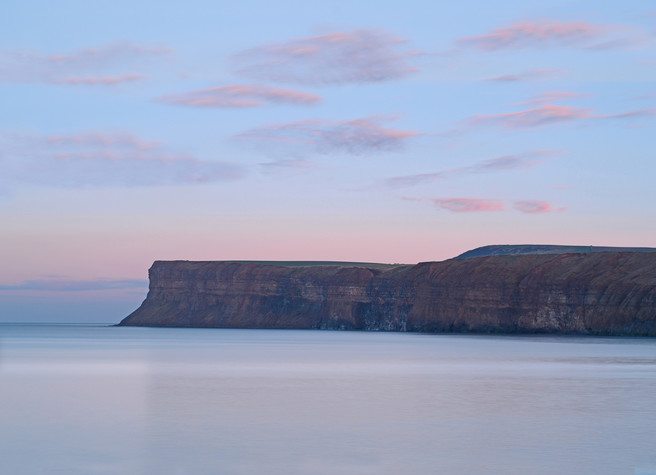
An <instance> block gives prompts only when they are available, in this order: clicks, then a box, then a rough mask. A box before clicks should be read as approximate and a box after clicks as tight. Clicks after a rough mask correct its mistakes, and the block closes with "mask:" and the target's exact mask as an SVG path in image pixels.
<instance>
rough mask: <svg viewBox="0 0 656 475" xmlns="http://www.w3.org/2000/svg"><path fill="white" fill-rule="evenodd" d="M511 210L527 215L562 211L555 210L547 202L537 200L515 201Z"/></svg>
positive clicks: (559, 209) (561, 209)
mask: <svg viewBox="0 0 656 475" xmlns="http://www.w3.org/2000/svg"><path fill="white" fill-rule="evenodd" d="M513 208H514V209H516V210H517V211H520V212H522V213H527V214H544V213H553V212H555V211H563V210H564V208H556V207H554V206H553V205H552V204H551V203H549V202H548V201H539V200H523V201H515V202H514V203H513Z"/></svg>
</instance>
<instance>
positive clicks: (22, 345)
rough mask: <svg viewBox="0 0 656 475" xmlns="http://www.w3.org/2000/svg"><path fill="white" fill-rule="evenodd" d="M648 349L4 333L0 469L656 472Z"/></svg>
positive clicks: (370, 337)
mask: <svg viewBox="0 0 656 475" xmlns="http://www.w3.org/2000/svg"><path fill="white" fill-rule="evenodd" d="M654 394H656V340H650V339H607V338H605V339H597V338H554V337H486V336H485V337H484V336H445V335H414V334H384V333H346V332H307V331H280V330H275V331H260V330H250V331H249V330H192V329H145V328H112V327H102V326H17V325H0V398H1V400H0V403H1V404H0V419H1V420H2V425H1V426H0V473H44V472H47V473H51V472H56V471H61V472H62V473H79V474H89V473H190V474H191V473H193V474H199V473H208V474H209V473H212V474H214V473H221V474H262V473H267V474H285V475H287V474H308V473H312V474H323V473H325V474H339V475H341V474H368V473H372V474H374V473H375V474H398V473H400V472H405V473H412V474H424V473H426V474H429V473H430V474H432V473H455V474H458V473H467V474H469V473H505V474H520V473H521V474H526V473H532V474H552V473H577V474H604V473H609V474H610V473H639V472H638V471H639V470H642V471H643V472H644V471H647V472H645V473H649V472H648V471H649V470H651V469H652V468H653V467H656V454H655V453H654V451H653V445H654V441H656V406H654V404H653V395H654Z"/></svg>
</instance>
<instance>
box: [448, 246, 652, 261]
mask: <svg viewBox="0 0 656 475" xmlns="http://www.w3.org/2000/svg"><path fill="white" fill-rule="evenodd" d="M593 252H656V248H655V247H610V246H558V245H553V244H493V245H490V246H483V247H477V248H476V249H472V250H470V251H467V252H464V253H462V254H460V255H459V256H457V257H456V259H471V258H473V257H485V256H516V255H525V254H590V253H593Z"/></svg>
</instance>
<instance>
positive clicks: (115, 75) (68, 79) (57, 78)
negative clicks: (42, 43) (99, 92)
mask: <svg viewBox="0 0 656 475" xmlns="http://www.w3.org/2000/svg"><path fill="white" fill-rule="evenodd" d="M170 53H171V50H170V49H168V48H166V47H162V46H148V45H139V44H135V43H127V42H124V43H114V44H108V45H104V46H99V47H97V48H87V49H81V50H78V51H73V52H70V53H63V54H46V53H40V52H36V51H16V50H9V51H7V50H5V51H0V82H16V83H48V84H60V85H69V86H116V85H118V84H122V83H128V82H134V81H139V80H141V79H143V78H144V77H145V76H144V75H143V74H142V73H140V72H136V71H134V68H135V67H139V68H141V67H143V66H144V65H145V63H146V62H148V61H150V60H153V59H156V58H160V57H162V56H164V55H167V54H170ZM126 69H127V70H128V71H127V72H126Z"/></svg>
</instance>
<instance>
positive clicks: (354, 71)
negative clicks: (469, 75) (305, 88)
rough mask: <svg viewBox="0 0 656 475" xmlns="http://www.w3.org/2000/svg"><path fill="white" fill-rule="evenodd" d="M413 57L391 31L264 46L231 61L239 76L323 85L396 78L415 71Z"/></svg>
mask: <svg viewBox="0 0 656 475" xmlns="http://www.w3.org/2000/svg"><path fill="white" fill-rule="evenodd" d="M417 55H418V53H417V52H416V51H413V50H409V49H407V48H406V41H405V40H403V39H401V38H398V37H396V36H393V35H391V34H389V33H386V32H384V31H373V30H356V31H346V32H333V33H327V34H324V35H317V36H307V37H303V38H296V39H293V40H290V41H287V42H283V43H275V44H268V45H262V46H258V47H256V48H252V49H249V50H246V51H243V52H241V53H239V54H237V55H235V56H234V58H233V60H234V62H235V66H236V71H237V72H238V73H239V74H242V75H244V76H247V77H251V78H255V79H257V80H266V81H274V82H282V83H295V84H310V85H325V84H346V83H371V82H380V81H387V80H391V79H399V78H402V77H405V76H407V75H409V74H411V73H413V72H415V71H416V68H415V67H414V66H413V65H412V60H413V58H415V57H416V56H417Z"/></svg>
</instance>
